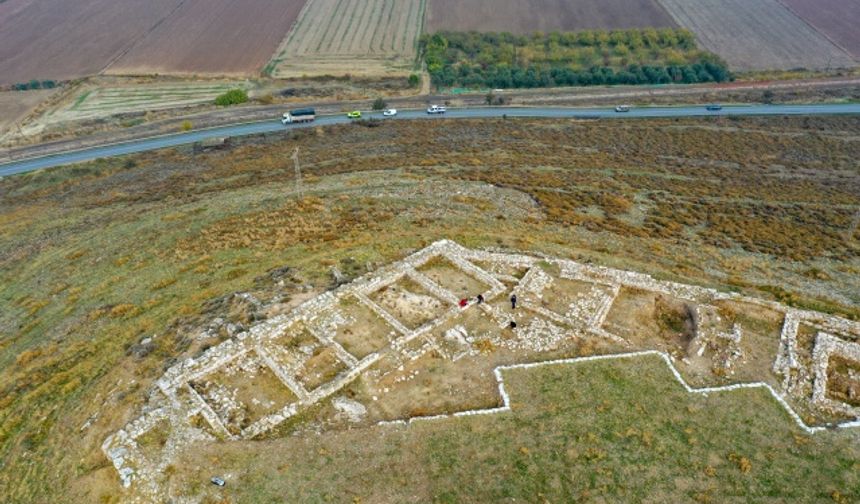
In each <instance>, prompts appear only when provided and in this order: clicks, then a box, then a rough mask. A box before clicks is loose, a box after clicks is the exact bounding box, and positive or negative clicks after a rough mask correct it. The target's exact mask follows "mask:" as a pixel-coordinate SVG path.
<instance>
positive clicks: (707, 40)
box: [660, 0, 855, 70]
mask: <svg viewBox="0 0 860 504" xmlns="http://www.w3.org/2000/svg"><path fill="white" fill-rule="evenodd" d="M660 1H661V2H662V4H663V6H665V7H666V9H667V10H668V11H669V13H671V14H672V16H674V18H675V20H676V21H677V22H678V24H680V25H681V26H683V27H684V28H687V29H689V30H690V31H692V32H693V33H695V34H696V38H697V39H698V40H699V42H700V44H701V45H702V46H704V48H705V49H707V50H709V51H711V52H715V53H717V54H719V55H720V56H722V57H723V59H725V60H726V61H727V62H728V64H729V66H730V67H731V68H732V69H733V70H759V69H792V68H807V69H823V68H827V67H831V68H837V67H849V66H854V64H855V63H854V60H853V59H852V58H851V56H850V55H848V53H846V52H845V51H843V50H842V49H840V48H839V47H837V46H836V45H834V44H833V43H832V42H830V41H829V40H827V38H826V37H824V35H822V34H820V33H818V32H817V31H816V30H815V29H814V28H812V27H811V26H810V25H809V24H807V23H805V22H804V21H803V20H802V19H800V18H799V17H797V16H796V15H794V14H793V13H792V12H791V11H789V10H788V9H787V8H786V7H785V6H784V5H782V4H781V3H779V2H778V1H777V0H756V1H750V0H660ZM816 5H817V4H816Z"/></svg>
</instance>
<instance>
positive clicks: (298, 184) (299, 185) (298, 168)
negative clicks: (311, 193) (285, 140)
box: [292, 147, 305, 198]
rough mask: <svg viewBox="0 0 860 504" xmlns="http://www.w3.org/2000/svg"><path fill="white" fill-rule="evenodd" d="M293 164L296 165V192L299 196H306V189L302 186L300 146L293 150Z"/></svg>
mask: <svg viewBox="0 0 860 504" xmlns="http://www.w3.org/2000/svg"><path fill="white" fill-rule="evenodd" d="M292 160H293V164H294V165H295V167H296V193H297V194H298V195H299V198H304V197H305V191H304V189H303V188H302V167H301V165H299V148H298V147H296V150H294V151H293V155H292Z"/></svg>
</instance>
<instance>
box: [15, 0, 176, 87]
mask: <svg viewBox="0 0 860 504" xmlns="http://www.w3.org/2000/svg"><path fill="white" fill-rule="evenodd" d="M179 3H180V0H147V1H145V2H142V1H134V0H6V1H5V2H0V85H3V84H13V83H16V82H27V81H29V80H31V79H39V80H42V79H57V80H64V79H71V78H75V77H82V76H85V75H91V74H94V73H98V72H99V71H101V70H102V69H103V68H104V67H105V66H107V65H108V64H109V63H110V62H111V61H113V60H114V59H115V58H117V57H118V56H120V55H121V54H122V53H123V52H124V51H127V50H128V49H129V48H130V47H131V45H132V44H133V43H134V42H135V40H137V39H139V38H141V37H142V36H144V35H145V34H146V33H147V32H148V31H149V30H151V29H152V27H153V26H154V25H156V24H157V23H158V22H159V21H161V20H162V19H164V18H165V17H166V16H168V15H169V14H170V13H171V12H172V11H173V10H174V9H175V8H176V6H177V5H179Z"/></svg>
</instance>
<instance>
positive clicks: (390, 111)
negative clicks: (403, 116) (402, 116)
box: [382, 108, 397, 117]
mask: <svg viewBox="0 0 860 504" xmlns="http://www.w3.org/2000/svg"><path fill="white" fill-rule="evenodd" d="M382 115H383V116H384V117H394V116H396V115H397V109H393V108H390V109H385V110H383V111H382Z"/></svg>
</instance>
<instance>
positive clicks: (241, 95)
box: [215, 89, 248, 107]
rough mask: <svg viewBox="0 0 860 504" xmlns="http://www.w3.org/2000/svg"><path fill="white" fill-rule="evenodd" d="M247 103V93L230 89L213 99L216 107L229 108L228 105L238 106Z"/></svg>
mask: <svg viewBox="0 0 860 504" xmlns="http://www.w3.org/2000/svg"><path fill="white" fill-rule="evenodd" d="M247 101H248V92H247V91H245V90H244V89H231V90H229V91H227V92H226V93H224V94H222V95H219V96H218V97H217V98H215V105H218V106H219V107H229V106H230V105H238V104H240V103H245V102H247Z"/></svg>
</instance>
